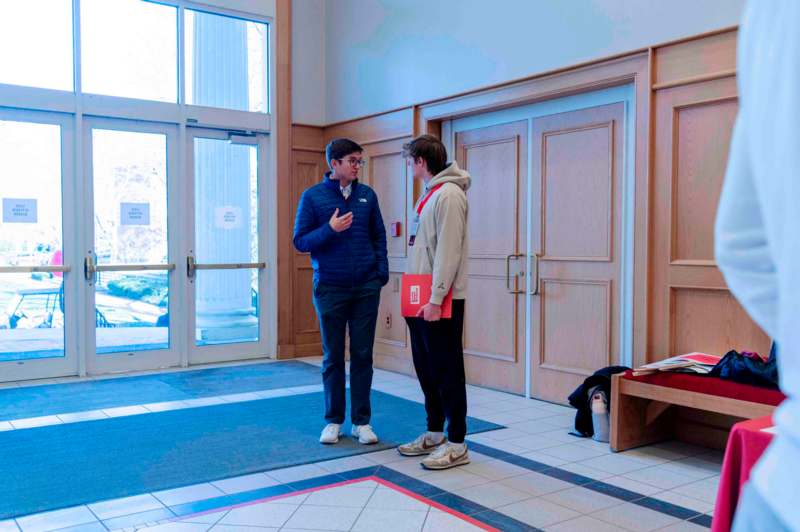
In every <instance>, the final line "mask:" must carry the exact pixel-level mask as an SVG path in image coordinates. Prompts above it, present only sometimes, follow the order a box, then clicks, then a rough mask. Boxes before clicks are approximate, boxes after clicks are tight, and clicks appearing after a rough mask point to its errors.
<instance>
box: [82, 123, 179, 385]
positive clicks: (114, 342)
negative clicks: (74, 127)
mask: <svg viewBox="0 0 800 532" xmlns="http://www.w3.org/2000/svg"><path fill="white" fill-rule="evenodd" d="M176 137H177V128H175V127H172V126H162V125H155V124H148V123H140V122H126V121H113V120H101V119H93V120H89V121H87V122H86V124H85V128H84V139H83V140H84V143H85V151H86V156H85V158H84V160H85V166H86V168H84V174H85V175H86V176H87V179H86V181H87V182H86V188H85V190H86V193H85V194H86V202H87V208H86V209H85V213H86V214H85V216H84V219H83V221H84V224H85V225H84V227H85V229H86V242H88V243H89V244H88V245H87V246H86V249H85V250H83V257H82V260H83V265H82V266H83V267H82V272H81V273H82V276H83V278H84V282H85V288H84V289H85V291H86V292H85V294H86V301H87V305H86V306H85V309H84V312H85V314H84V316H85V323H86V327H85V337H84V339H85V342H83V345H85V346H86V349H87V351H88V352H89V353H93V356H90V357H89V359H88V370H89V373H108V372H115V371H130V370H140V369H152V368H159V367H169V366H176V365H178V364H179V363H180V356H179V352H180V351H179V346H178V344H179V342H180V334H177V335H176V334H172V327H171V324H173V323H180V320H179V319H176V318H178V317H176V316H175V312H174V311H175V309H176V308H178V307H180V306H179V305H176V304H175V301H176V300H180V295H179V294H180V292H181V288H180V285H181V282H180V280H176V279H175V261H174V259H173V258H172V257H174V256H175V255H176V251H177V244H176V242H175V240H176V235H175V234H174V233H175V231H176V228H177V223H173V218H174V212H175V206H174V205H173V202H174V201H175V199H176V197H177V194H175V193H174V192H176V190H174V189H175V187H176V183H175V182H176V177H177V176H176V175H175V174H176V172H175V166H176V160H175V159H176V157H175V155H176V153H177V150H176V148H175V147H176V144H177V142H176ZM173 248H175V249H173ZM176 296H177V297H176Z"/></svg>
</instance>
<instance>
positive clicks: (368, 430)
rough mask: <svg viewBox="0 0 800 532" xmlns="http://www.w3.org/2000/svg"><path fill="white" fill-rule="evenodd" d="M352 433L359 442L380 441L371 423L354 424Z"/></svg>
mask: <svg viewBox="0 0 800 532" xmlns="http://www.w3.org/2000/svg"><path fill="white" fill-rule="evenodd" d="M351 434H352V435H353V437H354V438H358V443H361V444H363V445H372V444H373V443H378V437H377V436H376V435H375V431H373V430H372V426H371V425H353V430H352V431H351Z"/></svg>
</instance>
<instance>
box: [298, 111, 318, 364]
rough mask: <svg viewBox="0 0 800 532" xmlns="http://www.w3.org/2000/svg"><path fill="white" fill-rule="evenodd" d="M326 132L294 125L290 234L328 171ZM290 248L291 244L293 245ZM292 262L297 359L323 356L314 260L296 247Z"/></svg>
mask: <svg viewBox="0 0 800 532" xmlns="http://www.w3.org/2000/svg"><path fill="white" fill-rule="evenodd" d="M323 135H324V130H323V128H321V127H315V126H305V125H301V124H295V125H293V126H292V164H291V168H292V172H291V176H290V177H291V202H290V216H291V224H292V225H291V229H290V236H291V231H292V229H293V228H294V219H295V216H296V214H297V205H298V202H299V201H300V196H301V195H302V194H303V191H304V190H306V189H307V188H309V187H311V186H313V185H315V184H316V183H318V182H319V181H320V180H321V179H322V175H323V173H324V172H325V170H326V169H327V163H326V162H325V145H324V143H323V138H324V137H323ZM290 245H291V242H290ZM289 253H290V255H291V259H292V283H293V284H292V286H293V290H292V340H293V344H294V349H293V354H294V356H298V357H299V356H318V355H321V354H322V345H321V341H320V335H319V322H318V320H317V314H316V311H315V310H314V303H313V300H312V294H311V290H312V287H313V276H314V272H313V270H312V269H311V257H310V255H309V254H307V253H300V252H298V251H297V250H296V249H294V246H293V245H292V246H291V249H290V250H289Z"/></svg>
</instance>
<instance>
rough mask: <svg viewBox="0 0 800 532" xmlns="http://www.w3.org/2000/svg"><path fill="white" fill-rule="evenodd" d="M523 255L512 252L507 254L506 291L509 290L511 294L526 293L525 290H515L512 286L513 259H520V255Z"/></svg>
mask: <svg viewBox="0 0 800 532" xmlns="http://www.w3.org/2000/svg"><path fill="white" fill-rule="evenodd" d="M523 256H524V255H519V254H515V253H512V254H511V255H507V256H506V291H508V293H509V294H524V293H525V291H524V290H514V289H513V288H511V259H512V258H514V260H516V259H518V258H520V257H523Z"/></svg>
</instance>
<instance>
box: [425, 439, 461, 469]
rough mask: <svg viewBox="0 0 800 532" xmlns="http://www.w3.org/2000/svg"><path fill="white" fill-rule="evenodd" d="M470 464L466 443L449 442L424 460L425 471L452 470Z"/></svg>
mask: <svg viewBox="0 0 800 532" xmlns="http://www.w3.org/2000/svg"><path fill="white" fill-rule="evenodd" d="M468 463H469V451H467V446H466V444H464V443H451V442H448V443H446V444H444V445H442V446H441V447H439V448H438V449H436V450H435V451H433V453H431V454H430V455H429V456H426V457H425V458H424V459H423V460H422V467H424V468H425V469H450V468H451V467H456V466H460V465H464V464H468Z"/></svg>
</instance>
